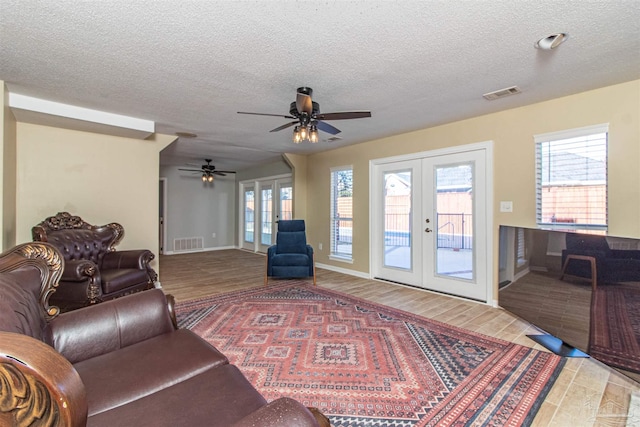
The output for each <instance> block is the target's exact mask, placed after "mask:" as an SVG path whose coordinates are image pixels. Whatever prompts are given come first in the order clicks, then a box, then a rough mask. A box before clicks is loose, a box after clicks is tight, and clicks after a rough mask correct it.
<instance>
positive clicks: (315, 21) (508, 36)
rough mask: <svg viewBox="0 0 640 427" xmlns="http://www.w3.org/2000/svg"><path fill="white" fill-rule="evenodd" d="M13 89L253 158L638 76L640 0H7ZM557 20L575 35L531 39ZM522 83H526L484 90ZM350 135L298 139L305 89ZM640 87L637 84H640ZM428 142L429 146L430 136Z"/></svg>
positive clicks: (3, 49) (224, 156)
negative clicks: (346, 114) (353, 115)
mask: <svg viewBox="0 0 640 427" xmlns="http://www.w3.org/2000/svg"><path fill="white" fill-rule="evenodd" d="M0 8H1V10H2V11H1V14H2V19H1V20H0V79H2V80H5V82H6V84H7V87H8V88H9V91H10V92H12V93H18V94H23V95H28V96H33V97H38V98H42V99H46V100H50V101H57V102H62V103H67V104H72V105H77V106H80V107H85V108H92V109H97V110H102V111H106V112H110V113H116V114H122V115H129V116H133V117H138V118H141V119H147V120H152V121H155V122H156V131H157V132H161V133H167V134H174V133H175V132H178V131H188V132H194V133H196V134H198V137H197V138H195V139H185V138H180V139H179V140H178V141H177V142H175V143H174V144H172V145H171V146H170V147H168V148H167V149H166V150H165V151H164V152H163V153H162V155H161V163H163V164H174V165H183V164H184V163H198V162H201V161H202V159H203V158H205V157H207V158H209V157H210V158H213V159H214V162H213V163H214V164H215V165H216V167H217V168H219V169H230V168H233V169H238V170H241V169H244V168H248V167H250V166H252V165H254V164H256V163H260V162H265V161H271V160H273V159H276V158H278V157H279V155H280V153H283V152H293V153H310V152H316V151H321V150H326V149H330V148H334V147H339V146H343V145H348V144H353V143H358V142H362V141H367V140H371V139H375V138H380V137H384V136H389V135H393V134H398V133H402V132H407V131H411V130H416V129H421V128H425V127H430V126H434V125H438V124H442V123H447V122H451V121H455V120H460V119H464V118H468V117H473V116H477V115H481V114H486V113H491V112H495V111H499V110H504V109H508V108H513V107H517V106H521V105H526V104H531V103H534V102H539V101H544V100H547V99H551V98H557V97H560V96H564V95H569V94H573V93H577V92H582V91H585V90H589V89H594V88H598V87H602V86H607V85H611V84H616V83H621V82H625V81H629V80H634V79H638V78H640V1H639V0H618V1H605V0H602V1H591V0H589V1H584V0H583V1H571V0H565V1H563V2H559V1H555V0H554V1H549V0H537V1H524V0H519V1H513V0H497V1H495V0H494V1H482V0H475V1H474V0H466V1H453V0H445V1H420V2H415V1H371V0H366V1H313V2H311V1H242V2H239V1H174V0H172V1H152V0H146V1H141V0H133V1H132V0H128V1H119V0H102V1H61V0H58V1H56V2H51V1H48V0H46V1H33V0H0ZM555 32H567V33H568V34H569V39H568V40H567V41H566V42H565V43H564V44H562V45H561V46H560V47H558V48H557V49H555V50H552V51H542V50H537V49H534V47H533V45H534V43H535V41H536V40H538V39H540V38H541V37H545V36H547V35H549V34H551V33H555ZM512 85H517V86H519V87H520V88H521V89H522V94H519V95H514V96H510V97H507V98H503V99H499V100H496V101H486V100H485V99H483V98H482V94H483V93H486V92H490V91H494V90H498V89H502V88H505V87H509V86H512ZM300 86H310V87H312V88H313V89H314V94H313V100H314V101H316V102H318V103H319V104H320V109H321V111H322V112H339V111H351V110H370V111H371V112H372V118H367V119H358V120H341V121H332V122H330V124H332V125H334V126H336V127H338V128H339V129H341V130H342V133H340V134H339V135H338V136H340V137H341V138H342V139H341V140H339V141H335V142H327V141H326V139H327V138H328V137H329V136H330V135H328V134H324V133H321V135H320V137H321V142H319V143H318V144H310V143H302V144H299V145H295V144H293V143H292V141H291V128H289V129H286V130H283V131H281V132H274V133H269V130H271V129H273V128H275V127H277V126H279V125H281V124H284V123H286V122H287V121H290V120H288V119H283V118H282V119H280V118H277V117H263V116H247V115H239V114H237V112H238V111H254V112H264V113H273V114H283V115H284V114H288V110H289V104H290V103H291V102H292V101H294V100H295V93H296V88H297V87H300ZM639 97H640V94H639ZM427 148H428V147H425V149H427Z"/></svg>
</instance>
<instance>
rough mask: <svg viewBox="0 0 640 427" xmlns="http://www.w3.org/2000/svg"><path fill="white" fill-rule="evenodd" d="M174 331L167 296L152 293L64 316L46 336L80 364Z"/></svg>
mask: <svg viewBox="0 0 640 427" xmlns="http://www.w3.org/2000/svg"><path fill="white" fill-rule="evenodd" d="M169 299H170V298H169ZM174 330H175V328H174V324H173V322H172V319H171V314H170V312H169V307H168V298H167V296H166V295H165V294H164V293H163V292H162V290H160V289H152V290H149V291H145V292H140V293H136V294H132V295H128V296H125V297H122V298H117V299H115V300H111V301H106V302H103V303H100V304H96V305H90V306H88V307H84V308H81V309H78V310H74V311H70V312H67V313H63V314H61V315H59V316H58V317H56V318H55V319H53V320H52V321H51V322H49V324H48V326H47V331H46V334H47V342H48V343H49V344H50V345H51V346H53V347H54V348H55V349H56V350H58V351H59V352H60V353H61V354H62V355H63V356H64V357H65V358H67V360H69V361H70V362H71V363H76V362H79V361H81V360H86V359H90V358H92V357H96V356H99V355H101V354H106V353H110V352H112V351H115V350H118V349H120V348H123V347H127V346H129V345H132V344H135V343H138V342H141V341H144V340H146V339H149V338H152V337H154V336H158V335H161V334H164V333H168V332H171V331H174Z"/></svg>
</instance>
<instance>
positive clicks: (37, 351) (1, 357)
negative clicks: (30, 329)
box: [0, 332, 88, 427]
mask: <svg viewBox="0 0 640 427" xmlns="http://www.w3.org/2000/svg"><path fill="white" fill-rule="evenodd" d="M0 384H2V388H1V391H2V393H1V395H2V399H0V424H1V425H19V426H31V425H51V426H53V425H55V426H67V427H80V426H85V425H86V424H87V412H88V406H87V397H86V392H85V388H84V384H82V380H81V379H80V375H78V372H77V371H76V370H75V369H74V368H73V366H72V365H71V364H70V363H69V362H68V361H67V360H66V359H65V358H64V357H62V356H61V355H60V354H59V353H56V352H55V351H54V350H53V349H52V348H51V347H49V346H48V345H46V344H44V343H42V342H40V341H38V340H36V339H34V338H31V337H28V336H26V335H22V334H14V333H10V332H0ZM5 422H7V423H8V424H5Z"/></svg>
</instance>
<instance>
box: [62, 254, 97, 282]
mask: <svg viewBox="0 0 640 427" xmlns="http://www.w3.org/2000/svg"><path fill="white" fill-rule="evenodd" d="M96 276H99V272H98V266H97V265H96V263H95V262H93V261H89V260H84V259H76V260H70V261H65V263H64V271H63V272H62V277H61V279H60V280H62V281H65V282H84V281H86V280H87V279H89V278H91V277H96Z"/></svg>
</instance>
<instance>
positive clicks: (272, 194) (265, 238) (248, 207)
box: [239, 176, 293, 252]
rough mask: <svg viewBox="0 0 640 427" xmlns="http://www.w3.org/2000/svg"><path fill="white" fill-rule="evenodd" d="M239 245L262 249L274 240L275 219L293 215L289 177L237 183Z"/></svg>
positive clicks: (264, 250)
mask: <svg viewBox="0 0 640 427" xmlns="http://www.w3.org/2000/svg"><path fill="white" fill-rule="evenodd" d="M240 193H241V194H242V199H241V204H242V205H241V206H240V209H239V211H240V212H241V215H240V224H242V226H241V227H240V242H241V247H242V248H244V249H249V250H252V251H255V252H266V251H267V249H268V248H269V246H271V245H273V244H275V240H276V231H277V221H278V220H280V219H292V218H293V188H292V185H291V177H289V176H286V177H278V178H271V179H264V180H260V181H248V182H241V183H240Z"/></svg>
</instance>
